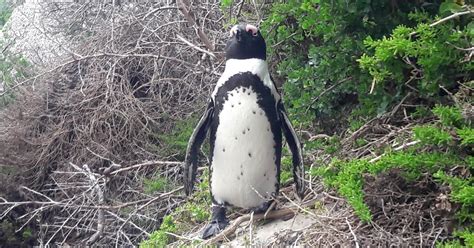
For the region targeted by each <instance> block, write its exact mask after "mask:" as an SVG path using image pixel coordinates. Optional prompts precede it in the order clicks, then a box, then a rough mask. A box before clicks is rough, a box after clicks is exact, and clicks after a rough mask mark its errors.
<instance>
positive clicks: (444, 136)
mask: <svg viewBox="0 0 474 248" xmlns="http://www.w3.org/2000/svg"><path fill="white" fill-rule="evenodd" d="M413 133H414V137H415V139H418V140H420V141H421V143H422V144H425V145H427V144H430V145H437V146H442V145H444V146H446V145H448V144H449V143H450V142H451V141H452V137H451V135H450V134H449V133H448V132H446V131H444V130H442V129H440V128H437V127H435V126H431V125H425V126H417V127H414V128H413Z"/></svg>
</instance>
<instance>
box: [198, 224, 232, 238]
mask: <svg viewBox="0 0 474 248" xmlns="http://www.w3.org/2000/svg"><path fill="white" fill-rule="evenodd" d="M227 225H229V221H227V220H225V221H224V222H223V221H217V220H211V222H210V223H209V224H208V225H207V226H206V229H204V232H203V233H202V238H203V239H208V238H210V237H212V236H214V235H216V234H218V233H220V232H221V231H222V230H224V229H225V227H226V226H227Z"/></svg>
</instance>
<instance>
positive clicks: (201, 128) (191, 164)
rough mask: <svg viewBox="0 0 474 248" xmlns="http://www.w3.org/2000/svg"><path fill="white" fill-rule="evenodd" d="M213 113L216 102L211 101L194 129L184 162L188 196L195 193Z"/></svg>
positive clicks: (185, 186) (185, 187) (185, 188)
mask: <svg viewBox="0 0 474 248" xmlns="http://www.w3.org/2000/svg"><path fill="white" fill-rule="evenodd" d="M213 113H214V102H213V101H212V100H211V101H210V102H209V105H208V106H207V109H206V112H204V114H203V115H202V117H201V119H200V120H199V123H198V124H197V126H196V128H194V131H193V134H192V135H191V137H190V138H189V142H188V148H187V149H186V159H185V161H184V192H185V193H186V195H190V194H191V193H192V191H193V187H194V181H195V180H196V171H197V165H198V160H199V150H200V148H201V145H202V143H203V142H204V140H205V139H206V133H207V130H208V129H209V124H210V123H211V120H212V115H213Z"/></svg>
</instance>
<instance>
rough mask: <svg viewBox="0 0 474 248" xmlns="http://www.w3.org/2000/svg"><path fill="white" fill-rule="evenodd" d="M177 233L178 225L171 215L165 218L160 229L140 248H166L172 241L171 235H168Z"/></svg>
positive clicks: (143, 242)
mask: <svg viewBox="0 0 474 248" xmlns="http://www.w3.org/2000/svg"><path fill="white" fill-rule="evenodd" d="M174 232H176V225H175V223H174V221H173V218H172V217H171V216H169V215H167V216H165V217H164V218H163V222H162V223H161V225H160V229H159V230H156V231H154V232H153V233H152V234H151V235H150V238H149V239H147V240H144V241H142V242H141V243H140V247H143V248H151V247H165V246H166V245H167V244H168V243H169V242H170V241H171V239H170V235H169V234H168V233H174Z"/></svg>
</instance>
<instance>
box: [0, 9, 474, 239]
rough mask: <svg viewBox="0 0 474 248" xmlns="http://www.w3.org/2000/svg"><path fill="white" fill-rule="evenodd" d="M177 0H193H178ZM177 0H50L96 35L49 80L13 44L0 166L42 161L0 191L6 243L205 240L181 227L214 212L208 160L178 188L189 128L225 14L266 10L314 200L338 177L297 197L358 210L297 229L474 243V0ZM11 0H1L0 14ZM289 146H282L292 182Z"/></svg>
mask: <svg viewBox="0 0 474 248" xmlns="http://www.w3.org/2000/svg"><path fill="white" fill-rule="evenodd" d="M181 2H183V4H184V5H188V4H189V5H190V6H186V7H187V8H182V7H180V8H175V7H176V6H178V5H180V4H181ZM184 2H188V1H176V3H174V2H173V3H170V4H171V5H172V6H171V8H168V6H162V5H159V4H158V3H152V2H149V3H146V4H142V5H137V6H135V7H136V9H135V7H134V8H118V7H117V6H118V5H120V4H121V3H120V2H118V3H116V4H115V5H113V4H107V3H104V4H103V5H100V6H101V8H95V7H90V6H89V5H80V3H71V4H72V5H71V6H75V7H74V8H71V10H68V9H66V10H64V9H52V11H51V12H52V13H60V14H58V15H59V17H58V18H59V19H58V20H61V21H59V22H58V23H63V24H64V23H66V25H64V27H62V28H64V29H66V31H67V33H68V34H70V35H72V36H74V37H73V38H74V39H73V40H74V41H77V42H78V43H81V42H82V41H87V44H78V47H77V48H71V51H73V52H74V53H75V54H74V56H73V58H72V59H70V58H68V59H66V60H65V62H64V64H63V65H60V66H58V67H55V66H52V67H51V68H53V69H50V71H44V72H43V73H42V74H41V75H39V76H38V77H35V78H34V79H35V80H32V81H34V82H35V83H36V85H41V86H42V87H44V88H43V90H42V91H34V90H31V89H30V88H29V84H28V83H25V84H24V85H15V84H16V83H17V82H20V81H22V79H24V78H28V77H30V76H31V75H33V74H32V72H31V71H30V69H29V68H30V67H33V65H30V64H29V62H28V61H27V60H26V59H24V58H22V57H21V56H17V55H16V53H10V52H9V50H8V49H5V50H4V52H2V54H1V55H0V61H1V62H0V75H1V80H2V81H3V82H4V83H5V84H6V87H7V88H9V89H13V87H17V89H18V91H15V90H12V91H11V92H10V91H9V92H8V94H4V95H3V96H2V97H1V98H0V108H1V110H2V111H0V117H8V118H0V133H2V135H0V141H1V142H0V163H4V164H7V162H8V167H6V166H3V164H0V166H2V167H0V176H3V174H4V175H5V178H7V177H8V178H10V175H12V174H11V172H10V168H11V170H13V171H15V174H23V171H27V172H29V173H31V174H25V175H22V176H24V178H21V179H16V178H13V177H11V179H10V181H12V182H15V180H18V181H17V182H16V183H15V184H12V185H14V186H15V187H6V185H2V186H4V187H5V190H2V192H3V191H4V192H3V193H2V195H1V196H2V197H5V199H6V201H10V202H6V203H5V205H6V206H7V207H6V208H5V207H4V205H0V207H1V208H0V211H1V212H0V215H2V216H7V218H5V219H2V220H1V223H0V241H2V242H1V243H2V244H3V243H6V244H7V245H8V244H10V245H25V244H28V245H30V244H31V245H33V244H36V243H35V242H37V241H36V240H40V239H41V240H42V242H44V243H45V245H49V244H52V243H54V242H56V243H57V244H59V245H64V244H65V243H66V242H67V244H71V245H77V244H80V245H83V242H86V243H88V245H91V246H103V245H107V244H110V243H115V244H118V245H121V246H134V245H137V244H139V245H140V246H141V247H163V246H166V245H169V244H172V245H175V246H187V245H190V244H194V243H193V242H192V241H191V242H190V241H189V240H187V239H181V238H179V237H180V236H189V234H190V233H195V232H197V231H198V230H199V228H200V227H202V226H203V225H204V224H205V223H206V221H207V220H208V219H209V217H210V212H209V206H210V205H211V200H210V196H209V192H208V191H209V171H208V169H207V168H205V167H204V166H203V167H200V168H199V169H198V171H199V173H200V175H199V176H198V177H197V178H199V180H200V182H199V184H198V187H197V189H196V190H195V191H194V193H193V195H192V196H191V197H189V198H185V197H183V195H182V194H181V193H179V191H180V190H179V187H180V185H181V174H182V167H181V162H182V161H183V160H184V158H185V151H186V147H187V142H188V139H189V136H190V135H191V134H192V131H193V128H194V126H195V124H196V123H197V121H198V117H199V114H201V112H202V107H203V106H204V105H205V101H206V99H208V96H209V92H211V91H212V87H213V84H212V83H215V82H216V81H217V79H218V77H219V71H221V70H222V65H223V63H221V62H222V59H223V58H222V57H219V55H220V54H219V53H218V52H217V51H221V50H222V46H221V45H222V44H224V43H225V40H226V39H227V35H226V33H225V32H224V30H227V29H228V28H229V27H230V26H231V25H233V24H234V23H238V22H239V21H247V22H253V21H255V22H256V23H259V22H260V21H262V22H261V25H260V30H261V31H262V33H263V35H264V37H265V38H266V41H267V47H268V54H269V62H270V65H271V66H270V68H272V76H273V77H274V78H275V80H276V82H277V84H279V85H280V84H281V85H282V87H281V88H282V89H281V91H282V93H283V99H284V101H285V105H286V107H287V110H288V112H289V114H290V119H291V120H292V123H293V125H294V126H295V127H296V128H297V129H298V130H299V131H301V132H300V134H301V135H300V136H301V139H302V141H303V143H304V150H305V161H306V163H307V171H308V172H309V174H310V176H311V178H310V180H311V181H310V182H309V183H310V184H311V186H312V187H308V188H310V189H311V190H308V195H307V197H306V200H308V198H313V200H316V199H321V196H320V194H319V191H318V189H322V188H323V187H322V186H321V187H319V186H320V182H322V184H324V186H325V191H326V192H324V195H326V194H327V195H328V197H327V198H324V200H323V201H316V203H314V206H309V205H308V206H304V207H303V209H304V210H305V211H308V212H312V211H314V212H318V214H321V215H324V213H325V210H326V200H334V201H335V203H334V204H332V205H331V204H330V205H331V208H332V209H339V208H343V209H347V213H348V214H347V215H344V217H341V216H342V215H338V216H337V217H335V218H327V220H326V219H321V220H318V223H316V224H315V225H317V224H321V223H323V224H328V225H330V226H329V227H330V228H327V227H326V226H324V225H323V228H325V230H328V232H330V231H331V230H336V231H335V235H331V234H332V233H330V234H328V233H325V234H326V235H327V237H326V236H311V235H320V234H318V233H321V232H318V231H315V232H301V233H299V234H298V239H297V240H298V242H303V243H302V244H303V245H307V246H312V245H315V244H314V243H311V242H314V241H315V240H317V241H318V242H321V243H318V244H316V245H319V246H325V245H326V246H329V245H330V244H334V243H338V241H341V242H346V243H344V244H341V245H342V246H354V243H356V242H360V246H382V247H383V246H386V245H387V242H389V243H390V242H392V241H393V244H391V245H395V246H397V245H398V246H415V245H419V244H422V245H425V244H430V242H432V243H434V242H436V244H437V245H438V246H440V247H463V246H466V247H474V229H473V225H474V179H473V177H472V175H473V173H474V159H473V156H472V155H473V153H474V150H473V149H474V130H473V123H472V121H473V119H474V117H473V116H474V113H473V109H474V108H473V101H474V100H473V99H474V98H473V97H472V95H473V89H474V81H473V78H472V76H473V74H472V71H473V69H474V68H473V63H472V56H473V50H472V49H473V48H472V47H473V38H474V22H473V20H472V16H473V10H472V4H471V2H469V1H462V0H434V1H425V0H420V1H384V0H373V1H365V0H351V1H329V0H286V1H274V2H272V3H271V4H266V3H262V4H261V5H259V6H257V5H258V4H255V3H253V2H252V3H253V4H249V3H248V1H241V2H238V3H237V2H235V1H232V0H225V1H215V2H214V1H210V2H206V3H204V2H202V3H201V2H192V3H190V2H188V3H184ZM7 3H8V1H2V0H0V26H1V25H3V24H4V23H5V21H6V20H7V19H8V17H9V15H10V13H11V10H10V9H8V8H7V6H8V4H7ZM160 4H161V3H160ZM175 4H176V6H175ZM55 6H56V7H57V6H58V5H55ZM53 7H54V6H53ZM116 7H117V8H116ZM178 7H179V6H178ZM119 9H120V10H119ZM187 9H188V10H192V11H193V13H191V14H190V13H189V12H186V11H187ZM76 11H77V13H76ZM72 13H74V15H73V14H72ZM52 15H53V14H52ZM70 16H77V18H78V19H74V18H69V17H70ZM64 17H66V18H65V19H64ZM61 18H63V19H61ZM193 18H198V19H199V18H202V19H203V20H204V19H205V20H215V21H213V22H202V23H200V22H199V21H196V20H194V19H193ZM198 19H197V20H198ZM144 20H146V21H144ZM91 23H93V24H94V25H92V26H93V27H91ZM117 23H120V25H117ZM191 27H197V29H196V30H200V31H205V32H202V33H199V34H198V35H196V33H195V29H194V28H191ZM58 30H62V29H60V27H58ZM157 30H159V32H157ZM169 34H179V36H178V38H176V37H175V35H169ZM206 35H208V36H209V37H205V36H206ZM179 37H181V38H183V39H180V38H179ZM204 38H207V42H206V39H204ZM184 40H186V41H189V43H188V42H184ZM208 42H210V43H215V44H211V45H209V43H208ZM190 44H191V45H190ZM2 46H6V44H2ZM196 48H198V49H196ZM203 49H204V50H203ZM203 51H205V52H203ZM208 53H212V54H213V55H216V56H215V57H214V56H208ZM20 93H21V94H20ZM4 134H5V135H4ZM203 150H204V153H208V147H204V149H203ZM289 155H290V154H289V151H288V150H287V149H286V148H284V149H283V159H282V164H281V170H282V172H281V185H282V188H283V190H285V193H286V190H287V189H286V188H284V187H286V186H287V185H288V184H290V183H291V182H292V177H293V176H292V163H291V156H289ZM7 158H8V159H7ZM4 161H7V162H4ZM143 161H146V162H143ZM204 163H205V160H204V159H203V163H202V164H203V165H204ZM79 165H81V166H82V167H81V166H79ZM150 166H152V167H150ZM153 166H155V167H153ZM2 168H3V169H2ZM7 168H8V169H7ZM150 168H152V169H150ZM25 173H26V172H25ZM32 178H33V179H34V180H30V179H32ZM140 179H142V180H140ZM308 179H309V178H308ZM10 181H8V182H10ZM8 184H11V183H8ZM18 185H26V186H28V187H29V188H28V190H26V188H22V189H21V190H19V189H18V187H17V186H18ZM26 186H25V187H26ZM10 188H12V189H10ZM2 189H3V188H2ZM30 189H31V190H30ZM310 191H311V192H310ZM333 195H336V196H333ZM285 196H286V197H290V199H291V197H292V195H290V194H285ZM324 197H325V196H324ZM341 198H343V199H341ZM49 200H51V201H49ZM278 200H279V201H280V202H286V201H287V199H286V198H283V196H282V197H280V198H279V199H278ZM310 200H311V199H310ZM28 201H35V204H37V203H41V204H40V205H39V206H40V207H38V206H37V205H35V204H28V203H25V202H28ZM18 202H22V203H21V204H23V203H25V205H21V204H19V203H18ZM295 202H296V201H295ZM341 202H342V203H341ZM0 203H1V204H4V203H3V199H2V202H0ZM137 203H139V204H137ZM347 203H348V204H347ZM8 204H10V205H8ZM97 206H105V207H104V208H101V207H97ZM58 208H61V209H62V211H57V210H58ZM13 209H14V210H13ZM104 215H105V216H106V218H103V216H104ZM18 216H23V217H24V219H30V220H34V221H31V222H29V223H28V225H26V224H25V223H24V222H21V221H23V220H18V218H17V217H18ZM38 216H40V217H38ZM101 216H102V219H101ZM231 216H235V214H231ZM324 221H330V222H329V223H327V222H324ZM338 221H340V222H338ZM99 224H104V225H103V226H104V229H103V230H102V231H103V232H102V233H100V231H101V230H99V229H100V228H99V227H97V228H96V227H95V226H100V225H99ZM338 224H340V225H339V226H337V225H338ZM347 225H349V229H350V230H349V231H348V228H347ZM22 226H24V229H22V230H20V231H17V230H18V229H20V228H21V227H22ZM70 226H74V227H75V228H72V229H68V228H69V227H70ZM375 227H377V228H375ZM451 227H453V228H451ZM94 228H96V229H97V230H95V229H94ZM311 228H313V227H311ZM83 230H88V231H83ZM117 230H118V231H117ZM434 230H435V231H434ZM95 231H97V232H95ZM112 232H113V233H117V235H116V236H112V235H109V234H110V233H112ZM401 232H402V233H401ZM150 233H151V235H149V237H148V234H150ZM2 234H3V236H2ZM96 234H98V237H99V236H100V237H101V239H98V240H97V239H96V240H94V239H92V237H94V236H96ZM300 234H301V235H300ZM374 234H376V235H374ZM338 235H339V236H338ZM344 235H346V236H344ZM384 235H387V236H384ZM283 236H285V237H283V239H285V238H286V239H289V238H288V237H287V236H291V235H283ZM329 236H330V237H329ZM353 236H356V237H357V239H358V241H357V240H353ZM394 236H396V237H395V238H393V237H394ZM387 237H388V238H393V239H392V240H390V239H387ZM399 237H404V238H403V239H398V238H399ZM405 237H408V238H406V239H405ZM377 238H378V239H377ZM43 239H46V240H43ZM334 239H339V240H336V241H334ZM395 239H396V240H395ZM78 240H80V241H78ZM325 240H326V241H327V242H326V243H323V242H324V241H325ZM285 241H286V240H285ZM78 242H82V243H78ZM89 242H90V243H89ZM288 242H290V241H288ZM291 242H293V241H291ZM294 242H296V241H294ZM304 242H306V243H304ZM396 242H399V243H396ZM423 242H424V243H423ZM275 244H277V243H275ZM282 244H284V245H288V246H290V245H291V246H293V245H294V243H279V244H277V245H282Z"/></svg>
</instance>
